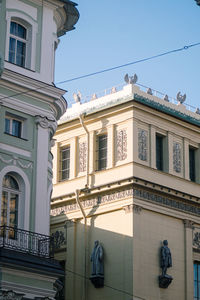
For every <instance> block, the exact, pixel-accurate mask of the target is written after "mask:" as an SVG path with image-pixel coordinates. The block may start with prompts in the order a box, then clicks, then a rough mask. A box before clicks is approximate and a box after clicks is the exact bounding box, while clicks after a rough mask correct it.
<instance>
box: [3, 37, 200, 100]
mask: <svg viewBox="0 0 200 300" xmlns="http://www.w3.org/2000/svg"><path fill="white" fill-rule="evenodd" d="M198 45H200V42H198V43H195V44H190V45H187V46H184V47H182V48H178V49H174V50H170V51H166V52H163V53H160V54H157V55H153V56H150V57H147V58H143V59H139V60H136V61H133V62H129V63H126V64H123V65H119V66H115V67H111V68H108V69H103V70H100V71H96V72H93V73H88V74H85V75H81V76H78V77H74V78H71V79H66V80H63V81H60V82H57V83H56V84H57V85H60V84H63V83H67V82H72V81H75V80H79V79H83V78H86V77H91V76H94V75H98V74H101V73H105V72H108V71H113V70H116V69H119V68H123V67H127V66H130V65H134V64H138V63H141V62H145V61H148V60H152V59H155V58H158V57H161V56H164V55H168V54H171V53H175V52H180V51H183V50H188V49H189V48H191V47H195V46H198ZM46 87H47V86H46V85H45V86H41V87H38V88H35V89H27V90H26V91H24V92H19V93H16V94H13V95H10V96H5V97H1V98H0V101H1V100H4V99H8V98H12V97H15V96H20V95H25V94H28V93H30V92H34V91H38V90H41V89H45V88H46Z"/></svg>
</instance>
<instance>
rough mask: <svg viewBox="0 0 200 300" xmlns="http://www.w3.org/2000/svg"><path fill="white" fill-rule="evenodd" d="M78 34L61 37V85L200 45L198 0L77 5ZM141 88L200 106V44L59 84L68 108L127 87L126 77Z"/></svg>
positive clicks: (89, 0) (109, 0)
mask: <svg viewBox="0 0 200 300" xmlns="http://www.w3.org/2000/svg"><path fill="white" fill-rule="evenodd" d="M75 2H76V3H77V4H78V6H77V8H78V10H79V13H80V18H79V21H78V22H77V24H76V25H75V27H76V29H75V30H73V31H70V32H68V33H67V34H66V35H65V36H63V37H61V41H60V44H59V46H58V49H57V53H56V75H55V83H56V82H59V81H63V80H67V79H71V78H74V77H77V76H81V75H84V74H88V73H92V72H95V71H99V70H102V69H106V68H110V67H114V66H117V65H122V64H126V63H128V62H132V61H135V60H138V59H142V58H146V57H149V56H153V55H156V54H160V53H162V52H166V51H170V50H173V49H177V48H182V47H183V46H185V45H189V44H193V43H197V42H200V7H199V6H197V5H196V2H195V1H194V0H165V1H164V0H77V1H75ZM126 73H128V74H129V75H133V74H134V73H136V74H137V75H138V83H141V84H144V85H146V86H149V87H151V88H153V89H156V90H158V91H161V92H163V93H166V94H168V95H169V96H172V97H176V94H177V92H178V91H181V92H182V93H186V94H187V99H186V102H187V103H188V104H190V105H192V106H195V107H198V106H200V45H199V46H196V47H192V48H190V49H188V50H184V51H182V52H178V53H174V54H169V55H167V56H163V57H160V58H156V59H154V60H151V61H147V62H142V63H139V64H136V65H132V66H128V67H124V68H121V69H118V70H114V71H110V72H106V73H103V74H99V75H96V76H92V77H88V78H85V79H80V80H77V81H72V82H68V83H65V84H62V85H58V86H59V87H61V88H64V89H66V90H67V91H68V93H66V94H65V98H66V99H67V102H68V104H69V105H70V102H73V97H72V95H73V93H74V92H77V91H78V90H80V91H81V93H82V95H83V96H87V95H92V94H93V93H95V92H99V91H102V90H104V89H106V88H111V87H112V86H116V85H119V84H123V83H125V82H124V79H123V78H124V75H125V74H126Z"/></svg>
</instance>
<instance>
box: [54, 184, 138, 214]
mask: <svg viewBox="0 0 200 300" xmlns="http://www.w3.org/2000/svg"><path fill="white" fill-rule="evenodd" d="M131 196H133V189H132V188H131V189H127V190H123V191H120V192H115V193H110V194H106V195H102V196H96V197H95V198H91V199H88V200H84V201H82V202H81V204H82V206H83V208H88V207H94V206H99V205H101V204H104V203H108V202H111V201H116V200H121V199H123V198H127V197H131ZM78 209H79V207H78V205H77V203H75V202H74V203H70V204H67V205H65V206H62V207H58V208H53V209H52V210H51V215H52V216H57V215H61V214H65V213H67V212H71V211H74V210H78Z"/></svg>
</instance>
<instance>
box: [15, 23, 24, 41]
mask: <svg viewBox="0 0 200 300" xmlns="http://www.w3.org/2000/svg"><path fill="white" fill-rule="evenodd" d="M17 25H18V26H17V36H19V37H21V38H22V39H26V28H24V27H23V26H21V25H20V24H17Z"/></svg>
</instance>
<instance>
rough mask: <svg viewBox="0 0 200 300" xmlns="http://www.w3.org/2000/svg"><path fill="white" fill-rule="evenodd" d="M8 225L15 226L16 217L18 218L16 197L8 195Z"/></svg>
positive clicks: (12, 194)
mask: <svg viewBox="0 0 200 300" xmlns="http://www.w3.org/2000/svg"><path fill="white" fill-rule="evenodd" d="M9 204H10V224H9V226H12V227H15V226H17V222H18V220H17V216H18V195H16V194H14V193H11V194H10V203H9Z"/></svg>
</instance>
